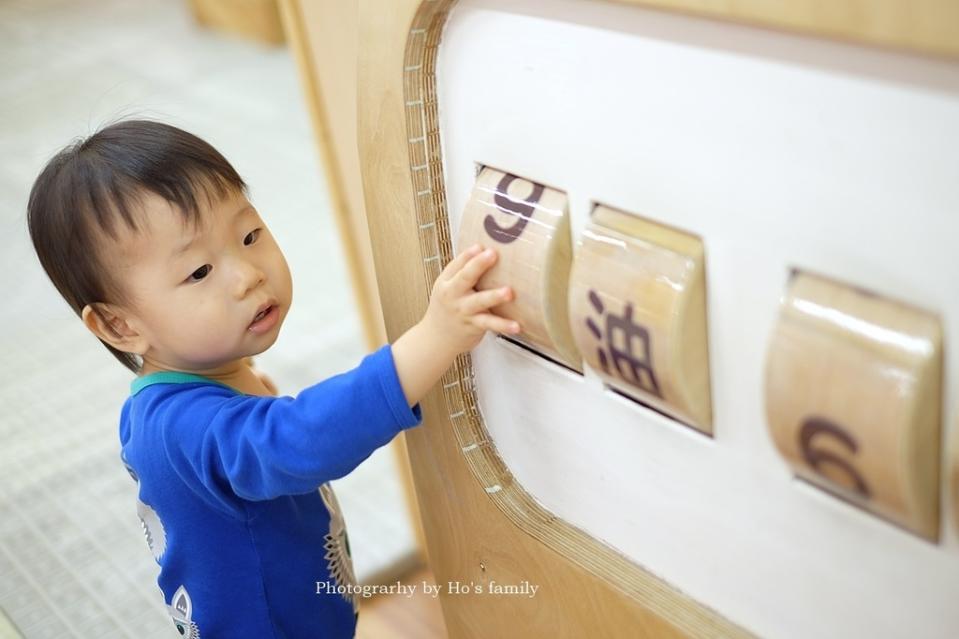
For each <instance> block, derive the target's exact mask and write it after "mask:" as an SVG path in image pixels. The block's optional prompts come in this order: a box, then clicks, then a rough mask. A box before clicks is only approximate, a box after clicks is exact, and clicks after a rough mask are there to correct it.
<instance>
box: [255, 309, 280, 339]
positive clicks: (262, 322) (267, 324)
mask: <svg viewBox="0 0 959 639" xmlns="http://www.w3.org/2000/svg"><path fill="white" fill-rule="evenodd" d="M278 318H279V311H278V310H277V307H276V305H275V304H274V305H272V306H270V307H269V308H267V309H265V310H263V311H261V312H260V313H257V315H256V317H254V318H253V322H252V323H250V326H249V328H248V329H247V330H249V331H252V332H254V333H263V332H265V331H268V330H270V329H271V328H273V325H274V324H276V321H277V319H278Z"/></svg>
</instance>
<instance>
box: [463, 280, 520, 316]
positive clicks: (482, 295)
mask: <svg viewBox="0 0 959 639" xmlns="http://www.w3.org/2000/svg"><path fill="white" fill-rule="evenodd" d="M511 299H513V290H512V289H511V288H510V287H508V286H503V287H502V288H491V289H489V290H487V291H480V292H479V293H473V294H471V295H467V296H466V297H465V298H463V312H464V313H466V314H467V315H475V314H476V313H480V312H482V311H485V310H486V309H488V308H490V307H492V306H496V305H498V304H502V303H503V302H508V301H510V300H511Z"/></svg>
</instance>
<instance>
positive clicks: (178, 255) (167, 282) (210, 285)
mask: <svg viewBox="0 0 959 639" xmlns="http://www.w3.org/2000/svg"><path fill="white" fill-rule="evenodd" d="M143 203H144V206H145V212H146V215H145V216H144V217H145V218H146V222H147V226H148V227H147V228H146V229H143V230H142V231H141V232H140V233H139V234H133V233H131V232H129V229H127V228H125V227H124V228H123V232H124V233H125V234H124V235H121V241H122V244H121V246H122V247H123V250H122V251H121V253H122V254H121V255H119V256H117V257H118V258H119V259H121V260H122V262H123V265H122V267H121V268H122V270H121V272H120V273H119V275H120V277H121V279H122V284H123V285H124V286H125V287H126V290H127V291H128V292H129V293H130V294H131V295H132V297H133V298H134V300H135V308H134V309H131V313H132V318H131V322H133V323H134V324H135V327H136V329H137V332H138V333H139V334H140V335H141V336H142V339H143V344H144V345H145V346H144V347H141V349H140V350H144V352H143V353H141V354H142V355H143V360H144V370H145V371H150V370H184V371H197V372H201V371H202V372H211V371H215V370H216V369H217V368H218V367H222V366H224V365H226V366H229V365H230V364H233V363H235V362H236V360H238V359H240V358H243V357H246V356H249V355H256V354H258V353H262V352H263V351H265V350H266V349H267V348H269V347H270V346H271V345H272V344H273V343H274V342H275V341H276V338H277V337H278V335H279V332H280V326H281V325H282V324H283V320H284V319H285V318H286V314H287V312H288V311H289V309H290V303H291V302H292V297H293V283H292V279H291V277H290V269H289V267H288V266H287V263H286V259H285V258H284V257H283V253H282V251H280V247H279V246H278V245H277V243H276V241H275V240H274V239H273V236H272V235H271V234H270V232H269V230H268V229H267V227H266V224H265V223H264V222H263V220H262V219H260V216H259V214H258V213H257V211H256V209H254V208H253V206H252V205H251V204H250V202H249V200H247V198H246V196H245V195H243V194H242V193H236V194H232V195H229V196H227V197H226V198H224V199H222V200H220V201H218V202H216V203H215V204H214V205H213V206H212V207H209V206H207V205H206V200H205V199H204V198H202V197H200V198H198V205H199V206H200V213H201V218H202V221H201V228H200V229H199V230H198V232H197V233H196V234H194V233H193V229H192V228H191V226H190V225H189V224H187V223H185V222H184V221H183V218H182V217H181V216H180V215H179V213H177V212H176V211H174V210H173V209H172V206H171V204H170V203H168V202H167V201H166V200H164V199H163V198H161V197H159V196H157V195H154V194H152V193H151V194H146V195H145V196H144V198H143ZM191 240H193V241H192V243H191ZM188 244H189V246H187V245H188ZM179 249H183V250H182V251H181V250H179ZM267 303H269V304H272V305H274V306H275V308H274V309H271V311H270V314H269V316H268V317H267V318H266V320H265V321H260V322H258V323H257V326H255V327H253V329H251V324H252V323H253V318H254V316H255V315H257V311H258V310H259V309H260V308H262V307H263V305H264V304H267ZM271 321H272V325H270V323H271Z"/></svg>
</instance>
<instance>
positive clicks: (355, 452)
mask: <svg viewBox="0 0 959 639" xmlns="http://www.w3.org/2000/svg"><path fill="white" fill-rule="evenodd" d="M28 225H29V230H30V236H31V239H32V241H33V244H34V247H35V249H36V252H37V255H38V257H39V259H40V262H41V264H42V265H43V267H44V269H45V271H46V272H47V274H48V275H49V277H50V279H51V280H52V281H53V283H54V285H55V286H56V287H57V289H58V290H59V292H60V293H61V294H62V295H63V297H64V298H65V299H66V301H67V302H68V304H69V305H70V307H71V308H72V309H73V310H74V311H75V312H76V313H77V314H78V315H79V316H80V317H81V318H82V320H83V322H84V324H85V325H86V326H87V328H88V329H89V330H90V331H91V332H93V334H94V335H96V336H97V338H99V339H100V341H101V342H102V343H103V344H104V346H106V348H107V349H109V350H110V352H111V353H112V354H113V355H114V356H115V357H116V358H117V359H118V360H119V361H120V362H121V363H122V364H123V365H124V366H126V367H127V368H129V369H130V370H131V371H132V372H134V373H135V374H136V375H137V377H136V378H135V379H134V380H133V381H132V383H131V388H130V391H131V392H130V395H129V397H127V399H126V401H125V403H124V404H123V407H122V409H121V412H120V428H119V431H120V442H121V457H122V459H123V462H124V464H125V465H126V467H127V470H128V471H129V473H130V475H131V476H132V477H133V479H134V480H135V481H137V482H138V500H137V512H138V515H139V517H140V520H141V522H142V523H143V530H144V533H145V535H146V538H147V542H148V544H149V547H150V550H151V551H152V553H153V556H154V558H155V559H156V561H157V563H159V565H160V575H159V578H158V583H159V586H160V589H161V590H162V591H163V595H164V597H165V599H166V603H167V606H168V608H169V612H170V614H171V616H172V617H173V619H174V623H175V624H176V627H177V630H178V631H179V634H180V635H181V636H183V637H190V638H193V639H197V638H200V637H202V638H203V639H218V638H221V637H222V638H228V639H241V638H244V637H276V638H284V639H298V638H314V637H333V638H338V637H352V636H353V635H354V632H355V626H356V615H357V614H358V610H359V608H358V600H357V598H356V597H355V594H354V593H353V592H352V589H351V588H350V586H351V585H353V582H354V576H353V570H352V562H351V559H350V553H349V546H348V541H347V536H346V530H345V527H344V523H343V518H342V515H341V513H340V511H339V508H338V506H337V503H336V498H335V496H334V495H333V492H332V490H331V489H330V487H329V484H328V483H327V482H329V481H330V480H333V479H337V478H340V477H343V476H344V475H346V474H347V473H349V472H350V471H351V470H353V469H354V468H355V467H356V466H357V465H358V464H359V463H360V462H362V461H363V460H364V459H366V458H367V457H368V456H369V455H370V454H371V453H372V452H373V450H375V449H376V448H378V447H380V446H382V445H384V444H386V443H387V442H389V441H390V440H391V439H392V438H393V437H394V436H395V435H396V434H397V433H399V432H400V431H401V430H403V429H406V428H410V427H413V426H416V425H417V424H419V423H420V422H421V417H422V416H421V413H420V407H419V403H418V402H419V401H420V399H421V398H422V397H423V396H424V395H425V394H426V392H427V391H428V390H429V389H430V388H431V387H432V386H433V385H434V384H435V383H436V382H437V381H438V380H439V378H440V377H441V376H442V375H443V373H444V372H445V371H446V369H447V368H448V367H449V366H450V364H451V363H452V361H453V359H454V358H455V357H456V356H457V355H458V354H459V353H462V352H464V351H467V350H469V349H471V348H472V347H474V346H475V345H476V344H477V343H478V342H479V341H480V340H481V339H482V337H483V335H484V334H485V332H486V331H487V330H492V331H498V332H502V333H517V332H519V330H520V328H519V325H518V324H516V323H515V322H512V321H509V320H506V319H504V318H501V317H498V316H495V315H493V314H492V313H490V312H489V309H490V308H491V307H493V306H496V305H497V304H500V303H502V302H504V301H507V300H509V299H512V295H513V293H512V290H511V289H510V288H509V287H506V288H501V289H495V290H489V291H483V292H476V291H475V290H474V288H473V287H474V286H475V284H476V282H477V280H478V279H479V277H480V276H481V275H482V274H483V273H484V272H485V271H486V270H487V269H488V268H489V267H490V266H491V265H492V264H493V263H494V262H495V260H496V254H495V252H494V251H492V250H487V251H481V247H479V246H474V247H472V248H470V249H468V250H465V251H463V252H462V253H461V254H460V255H459V256H457V257H456V258H455V259H453V260H452V261H451V262H450V263H449V264H448V265H447V266H446V268H445V269H444V270H443V272H442V273H441V274H440V276H439V278H438V279H437V281H436V283H435V285H434V287H433V291H432V295H431V298H430V303H429V307H428V308H427V310H426V313H425V314H424V316H423V318H422V319H421V320H420V321H419V322H418V323H417V324H416V325H414V326H413V327H412V328H410V329H409V330H408V331H407V332H406V333H404V334H403V335H402V336H400V337H399V338H398V339H397V340H396V341H395V343H393V344H392V345H390V344H387V345H385V346H383V347H381V348H380V349H378V350H377V351H375V352H374V353H372V354H370V355H367V356H366V357H365V358H364V359H363V360H362V362H361V363H360V364H359V366H357V367H356V368H354V369H353V370H351V371H348V372H346V373H342V374H339V375H336V376H333V377H331V378H329V379H327V380H325V381H321V382H319V383H317V384H315V385H313V386H310V387H308V388H306V389H304V390H302V391H301V392H300V393H299V394H297V395H296V397H290V396H282V397H277V396H275V395H276V393H275V389H274V388H273V387H272V384H271V382H270V381H269V379H268V378H266V377H265V376H264V375H262V374H259V373H257V372H256V371H255V370H254V369H253V368H252V367H251V360H250V357H251V356H253V355H256V354H259V353H262V352H263V351H265V350H266V349H268V348H269V347H270V346H271V345H272V344H273V343H274V342H275V341H276V339H277V337H278V335H279V332H280V327H281V326H282V325H283V321H284V319H285V318H286V315H287V313H288V312H289V310H290V304H291V302H292V298H293V291H292V279H291V275H290V271H289V268H288V266H287V263H286V260H285V259H284V257H283V253H282V252H281V250H280V247H279V246H278V245H277V243H276V241H275V239H274V238H273V236H272V235H271V234H270V232H269V230H268V229H267V226H266V224H265V222H264V221H263V219H262V218H261V216H260V213H259V212H258V211H257V209H256V208H255V207H254V206H253V205H252V204H251V203H250V201H249V200H248V198H247V196H246V184H245V183H244V182H243V180H242V179H241V178H240V176H239V175H238V174H237V172H236V171H235V170H234V169H233V167H232V166H231V165H230V163H229V162H228V161H227V160H226V159H225V158H224V157H223V156H222V155H220V153H218V152H217V151H216V150H215V149H214V148H213V147H212V146H210V145H209V144H208V143H206V142H205V141H203V140H201V139H200V138H198V137H196V136H194V135H191V134H190V133H187V132H185V131H183V130H180V129H178V128H176V127H173V126H170V125H166V124H162V123H158V122H150V121H143V120H128V121H123V122H118V123H115V124H112V125H110V126H108V127H105V128H103V129H101V130H100V131H98V132H97V133H95V134H93V135H91V136H90V137H88V138H87V139H85V140H80V141H77V142H75V143H74V144H72V145H70V146H68V147H67V148H66V149H64V150H63V151H61V152H60V153H59V154H57V155H56V156H55V157H54V158H53V159H52V160H51V161H50V162H49V163H48V164H47V166H46V167H45V168H44V169H43V171H42V172H41V173H40V176H39V177H38V178H37V180H36V182H35V184H34V185H33V189H32V190H31V193H30V199H29V203H28ZM318 582H319V583H324V584H326V583H333V584H336V585H337V586H338V587H337V588H333V589H330V588H323V589H318V588H317V587H316V584H317V583H318Z"/></svg>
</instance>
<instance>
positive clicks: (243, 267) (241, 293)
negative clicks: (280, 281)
mask: <svg viewBox="0 0 959 639" xmlns="http://www.w3.org/2000/svg"><path fill="white" fill-rule="evenodd" d="M234 277H235V280H236V281H235V293H236V296H237V298H239V299H242V298H244V297H246V295H247V294H248V293H249V292H250V291H252V290H254V289H255V288H256V287H258V286H259V285H260V284H262V283H263V282H264V281H265V280H266V275H265V274H264V273H263V269H261V268H260V267H259V266H257V265H256V264H253V263H252V262H248V261H247V260H237V261H236V265H235V273H234Z"/></svg>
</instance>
